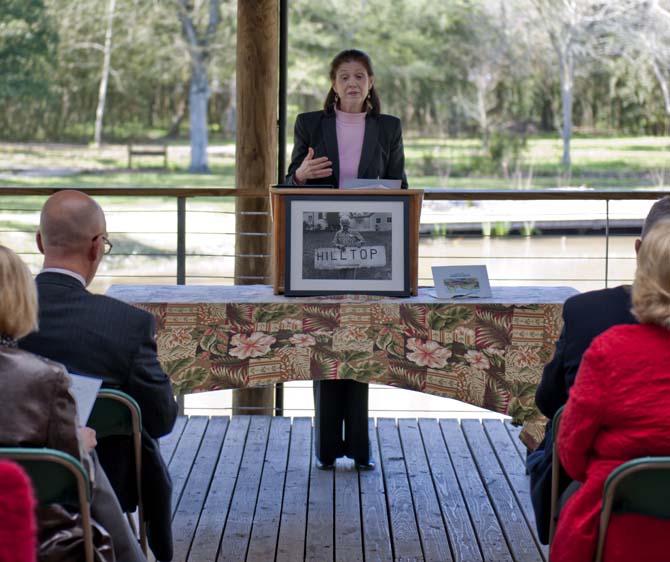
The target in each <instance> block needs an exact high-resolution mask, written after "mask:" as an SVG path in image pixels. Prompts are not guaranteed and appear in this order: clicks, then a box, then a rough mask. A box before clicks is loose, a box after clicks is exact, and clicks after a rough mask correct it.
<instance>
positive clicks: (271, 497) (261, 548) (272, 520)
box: [247, 417, 291, 562]
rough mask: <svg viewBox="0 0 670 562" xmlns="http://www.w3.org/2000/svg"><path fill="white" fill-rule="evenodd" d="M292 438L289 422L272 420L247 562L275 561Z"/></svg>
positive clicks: (287, 419)
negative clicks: (289, 447)
mask: <svg viewBox="0 0 670 562" xmlns="http://www.w3.org/2000/svg"><path fill="white" fill-rule="evenodd" d="M290 435H291V419H290V418H283V417H277V418H272V422H271V425H270V437H269V438H268V447H267V450H266V453H265V462H264V463H263V476H262V478H261V487H260V492H259V494H258V501H257V502H256V513H255V515H254V520H253V527H252V529H251V539H250V541H249V549H248V551H247V562H256V561H257V562H267V561H268V560H274V559H275V551H276V549H277V535H278V533H279V521H280V519H281V507H282V491H283V489H284V481H285V479H286V462H287V458H288V446H289V437H290Z"/></svg>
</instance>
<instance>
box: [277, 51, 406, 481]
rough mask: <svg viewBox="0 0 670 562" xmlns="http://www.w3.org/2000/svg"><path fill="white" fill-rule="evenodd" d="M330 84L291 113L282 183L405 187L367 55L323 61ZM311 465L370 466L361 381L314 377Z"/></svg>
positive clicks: (392, 124) (396, 131)
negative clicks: (383, 182) (313, 103)
mask: <svg viewBox="0 0 670 562" xmlns="http://www.w3.org/2000/svg"><path fill="white" fill-rule="evenodd" d="M330 84H331V88H330V90H329V92H328V95H327V96H326V101H325V102H324V105H323V110H322V111H312V112H309V113H302V114H300V115H298V118H297V119H296V122H295V137H294V144H293V153H292V155H291V165H290V166H289V170H288V175H287V177H286V182H287V183H288V184H293V185H307V184H309V185H332V186H333V187H339V188H342V187H343V186H344V184H345V182H346V181H347V180H353V179H396V180H401V186H402V188H403V189H406V188H407V178H406V176H405V154H404V151H403V144H402V128H401V126H400V120H399V119H398V118H396V117H392V116H390V115H383V114H382V113H380V105H381V104H380V101H379V96H378V95H377V90H376V88H375V76H374V72H373V70H372V62H371V61H370V57H369V56H368V55H367V54H365V53H364V52H363V51H359V50H356V49H348V50H346V51H342V52H341V53H339V54H338V55H337V56H336V57H335V58H334V59H333V61H332V62H331V64H330ZM314 408H315V417H314V434H315V437H314V441H315V451H316V457H317V461H316V465H317V467H318V468H321V469H331V468H333V467H334V465H335V459H337V458H339V457H343V456H347V457H349V458H352V459H354V461H355V462H356V466H357V467H358V468H359V469H365V470H371V469H373V468H374V467H375V465H374V462H372V460H371V459H370V442H369V439H368V385H367V384H363V383H359V382H356V381H353V380H335V381H315V382H314Z"/></svg>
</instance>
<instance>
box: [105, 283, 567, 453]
mask: <svg viewBox="0 0 670 562" xmlns="http://www.w3.org/2000/svg"><path fill="white" fill-rule="evenodd" d="M576 292H577V291H575V290H574V289H572V288H569V287H493V288H492V297H491V298H464V299H450V300H447V299H438V298H436V297H435V293H434V290H432V289H420V290H419V295H418V296H416V297H410V298H393V297H386V296H375V295H337V296H314V297H285V296H283V295H275V294H273V292H272V288H271V287H269V286H265V285H238V286H194V285H185V286H175V285H170V286H163V285H158V286H156V285H115V286H112V287H111V288H110V289H109V291H108V292H107V294H108V295H109V296H112V297H115V298H118V299H121V300H124V301H126V302H129V303H132V304H134V305H135V306H138V307H140V308H142V309H144V310H147V311H148V312H150V313H152V314H153V315H154V316H155V318H156V332H157V340H158V356H159V360H160V362H161V364H162V366H163V368H164V369H165V371H166V372H167V373H168V375H169V376H170V379H171V380H172V383H173V386H174V388H175V391H176V392H178V393H181V394H186V393H193V392H203V391H208V390H219V389H225V388H247V387H254V386H262V385H269V384H274V383H279V382H285V381H295V380H322V379H346V378H350V379H355V380H357V381H361V382H367V383H380V384H387V385H391V386H396V387H400V388H406V389H411V390H417V391H420V392H426V393H429V394H434V395H438V396H446V397H449V398H455V399H457V400H461V401H463V402H467V403H469V404H473V405H475V406H481V407H484V408H488V409H490V410H494V411H496V412H502V413H505V414H508V415H510V416H511V417H512V418H513V421H514V422H515V423H523V424H524V431H523V432H522V435H523V439H524V442H525V443H526V444H527V445H529V446H530V447H533V446H534V445H535V444H536V443H537V441H538V440H539V439H540V438H541V436H542V434H543V431H544V418H543V417H542V416H541V415H540V414H539V412H538V411H537V409H536V408H535V404H534V394H535V388H536V386H537V384H538V382H539V380H540V377H541V374H542V368H543V366H544V364H545V363H546V362H547V361H548V360H549V359H550V358H551V355H552V354H553V350H554V344H555V341H556V340H557V338H558V336H559V333H560V330H561V326H562V319H561V309H562V305H563V302H564V301H565V299H566V298H568V297H569V296H571V295H573V294H576Z"/></svg>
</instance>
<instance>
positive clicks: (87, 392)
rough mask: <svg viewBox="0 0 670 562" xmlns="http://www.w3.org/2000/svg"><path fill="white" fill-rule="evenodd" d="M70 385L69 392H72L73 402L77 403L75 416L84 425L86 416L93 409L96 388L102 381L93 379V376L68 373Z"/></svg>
mask: <svg viewBox="0 0 670 562" xmlns="http://www.w3.org/2000/svg"><path fill="white" fill-rule="evenodd" d="M68 376H69V377H70V380H71V381H72V385H71V386H70V394H72V396H73V398H74V401H75V403H76V404H77V417H78V418H79V423H80V424H81V425H86V422H87V421H88V417H89V416H90V415H91V411H92V410H93V404H94V403H95V399H96V398H97V397H98V390H100V385H101V384H102V381H101V380H100V379H94V378H93V377H85V376H83V375H75V374H74V373H68Z"/></svg>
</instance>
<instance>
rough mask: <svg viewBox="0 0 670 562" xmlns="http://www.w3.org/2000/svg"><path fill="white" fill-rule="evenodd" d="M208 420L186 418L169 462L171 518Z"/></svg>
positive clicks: (200, 417) (198, 417)
mask: <svg viewBox="0 0 670 562" xmlns="http://www.w3.org/2000/svg"><path fill="white" fill-rule="evenodd" d="M208 422H209V418H207V417H206V416H192V417H190V418H188V422H187V423H186V427H185V428H184V432H183V433H182V437H181V439H180V440H179V444H178V445H177V449H176V451H175V453H174V455H173V457H172V461H170V466H169V469H170V477H171V478H172V516H173V517H174V514H175V511H176V510H177V505H178V504H179V498H180V497H181V493H182V491H183V490H184V484H185V483H186V480H187V479H188V475H189V474H190V472H191V467H192V466H193V460H194V459H195V455H196V454H197V452H198V449H199V448H200V442H201V441H202V436H203V435H204V433H205V429H207V424H208Z"/></svg>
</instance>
